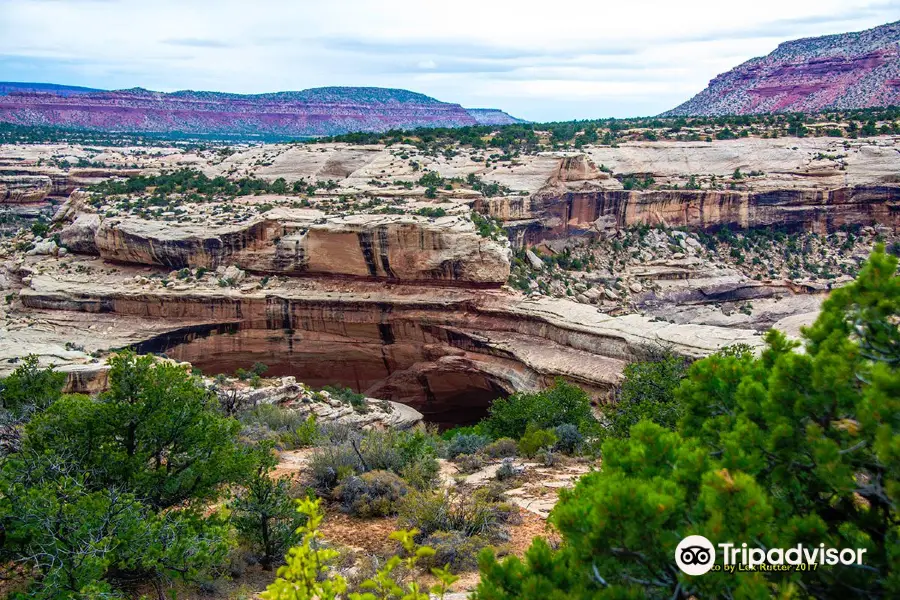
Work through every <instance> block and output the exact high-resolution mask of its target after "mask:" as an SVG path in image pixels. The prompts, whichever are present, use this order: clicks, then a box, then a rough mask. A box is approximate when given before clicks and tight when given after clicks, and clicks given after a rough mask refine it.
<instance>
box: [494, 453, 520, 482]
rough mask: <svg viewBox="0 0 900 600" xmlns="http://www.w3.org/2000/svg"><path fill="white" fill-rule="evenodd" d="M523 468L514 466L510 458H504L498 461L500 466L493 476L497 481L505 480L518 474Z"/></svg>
mask: <svg viewBox="0 0 900 600" xmlns="http://www.w3.org/2000/svg"><path fill="white" fill-rule="evenodd" d="M523 470H524V469H523V467H517V466H516V464H515V463H514V462H513V459H512V458H504V459H503V462H502V463H500V468H499V469H497V473H496V474H495V475H494V476H495V477H496V478H497V479H498V480H499V481H506V480H507V479H512V478H513V477H516V476H517V475H520V474H521V473H522V471H523Z"/></svg>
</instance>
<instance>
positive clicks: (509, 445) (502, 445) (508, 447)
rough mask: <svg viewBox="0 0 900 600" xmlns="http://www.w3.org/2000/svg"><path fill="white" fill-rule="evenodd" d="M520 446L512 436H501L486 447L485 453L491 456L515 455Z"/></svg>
mask: <svg viewBox="0 0 900 600" xmlns="http://www.w3.org/2000/svg"><path fill="white" fill-rule="evenodd" d="M518 449H519V446H518V444H517V443H516V440H514V439H512V438H500V439H499V440H497V441H496V442H491V443H490V444H488V445H487V446H485V447H484V453H485V454H486V455H487V456H489V457H491V458H508V457H510V456H515V455H516V452H517V451H518Z"/></svg>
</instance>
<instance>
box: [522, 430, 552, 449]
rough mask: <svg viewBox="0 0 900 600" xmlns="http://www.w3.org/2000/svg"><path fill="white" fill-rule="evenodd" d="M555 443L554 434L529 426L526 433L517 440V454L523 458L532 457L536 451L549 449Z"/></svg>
mask: <svg viewBox="0 0 900 600" xmlns="http://www.w3.org/2000/svg"><path fill="white" fill-rule="evenodd" d="M555 443H556V434H554V433H553V432H552V431H550V430H549V429H537V428H536V427H533V426H529V427H528V431H527V432H526V433H525V435H523V436H522V439H521V440H519V452H521V453H522V454H523V455H524V456H534V455H535V454H537V452H538V450H543V449H544V448H550V447H552V446H553V444H555Z"/></svg>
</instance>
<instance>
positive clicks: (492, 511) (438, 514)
mask: <svg viewBox="0 0 900 600" xmlns="http://www.w3.org/2000/svg"><path fill="white" fill-rule="evenodd" d="M398 514H399V516H400V522H401V523H402V524H403V526H404V527H413V528H415V529H418V530H419V533H418V536H419V537H420V538H421V539H424V538H427V537H428V536H429V535H431V534H432V533H435V532H436V531H458V532H460V533H462V534H463V535H465V536H466V537H471V536H474V535H484V536H486V537H488V538H489V539H503V538H504V536H505V528H504V525H505V524H506V523H507V522H509V520H510V519H511V518H512V515H513V514H518V511H517V510H516V509H515V508H514V507H512V506H511V505H509V504H506V503H503V502H488V501H486V500H484V499H481V498H479V497H477V496H476V495H473V494H467V493H465V492H462V491H459V490H429V491H417V490H411V491H410V492H409V493H408V494H407V495H406V496H405V497H404V498H403V500H402V501H401V502H400V506H399V510H398Z"/></svg>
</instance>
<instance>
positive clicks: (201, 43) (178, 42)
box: [163, 38, 237, 48]
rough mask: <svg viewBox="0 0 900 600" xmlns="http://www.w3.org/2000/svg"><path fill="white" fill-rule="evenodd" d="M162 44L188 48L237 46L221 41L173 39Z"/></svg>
mask: <svg viewBox="0 0 900 600" xmlns="http://www.w3.org/2000/svg"><path fill="white" fill-rule="evenodd" d="M163 43H164V44H170V45H172V46H188V47H190V48H234V47H235V46H236V45H237V44H232V43H230V42H224V41H222V40H206V39H200V38H174V39H168V40H163Z"/></svg>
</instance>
